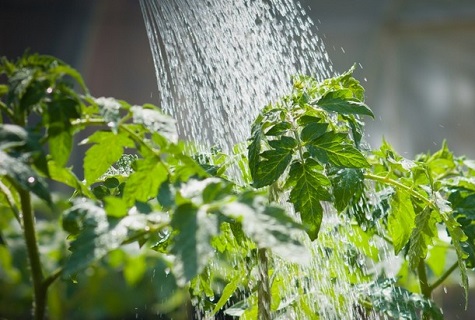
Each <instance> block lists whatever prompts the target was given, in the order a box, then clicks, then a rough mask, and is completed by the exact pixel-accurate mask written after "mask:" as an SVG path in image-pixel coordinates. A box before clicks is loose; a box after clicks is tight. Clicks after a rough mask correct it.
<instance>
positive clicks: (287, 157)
mask: <svg viewBox="0 0 475 320" xmlns="http://www.w3.org/2000/svg"><path fill="white" fill-rule="evenodd" d="M269 144H270V145H271V146H272V147H273V148H275V149H271V150H266V151H264V152H263V153H261V154H260V156H261V157H262V158H264V160H262V161H259V162H258V165H257V172H255V174H254V175H253V178H254V183H253V186H254V187H255V188H262V187H265V186H268V185H270V184H272V183H274V182H275V181H277V179H279V177H280V176H281V175H282V174H283V173H284V171H285V169H287V167H288V166H289V163H290V161H291V160H292V155H293V153H294V150H293V148H295V147H296V145H297V142H296V140H295V139H293V138H291V137H285V136H284V137H281V139H280V140H273V141H269Z"/></svg>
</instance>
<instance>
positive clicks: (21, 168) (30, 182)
mask: <svg viewBox="0 0 475 320" xmlns="http://www.w3.org/2000/svg"><path fill="white" fill-rule="evenodd" d="M0 175H6V176H8V177H10V178H11V179H12V180H13V181H15V182H16V183H18V184H19V185H20V186H21V187H22V188H23V189H24V190H27V191H30V192H32V193H34V194H35V195H36V196H38V198H40V199H42V200H44V201H46V202H47V203H48V204H52V201H51V193H50V191H49V190H48V185H47V184H46V182H45V181H44V180H43V179H42V178H41V177H39V176H38V175H37V174H36V172H35V171H34V170H33V169H32V168H31V167H30V166H29V165H28V164H26V163H24V162H22V161H21V160H20V159H17V158H13V157H11V156H10V155H8V154H7V153H5V152H3V151H0Z"/></svg>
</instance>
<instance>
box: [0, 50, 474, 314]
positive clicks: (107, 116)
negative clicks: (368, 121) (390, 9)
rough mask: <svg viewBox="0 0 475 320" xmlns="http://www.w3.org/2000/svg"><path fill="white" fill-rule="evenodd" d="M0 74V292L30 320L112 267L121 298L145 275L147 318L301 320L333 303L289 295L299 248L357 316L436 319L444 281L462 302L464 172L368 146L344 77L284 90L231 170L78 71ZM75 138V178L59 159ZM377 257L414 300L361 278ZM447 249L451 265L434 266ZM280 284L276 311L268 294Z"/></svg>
mask: <svg viewBox="0 0 475 320" xmlns="http://www.w3.org/2000/svg"><path fill="white" fill-rule="evenodd" d="M0 73H1V74H4V75H5V79H6V82H5V83H4V84H1V85H0V98H1V100H0V110H1V113H0V114H1V120H2V124H0V212H1V215H0V256H1V260H0V262H1V265H2V268H1V269H0V280H1V282H2V284H5V286H6V288H9V290H11V291H12V292H15V293H16V294H18V295H19V296H18V297H20V296H21V297H22V298H21V299H23V300H28V299H30V297H31V294H33V298H34V302H35V303H34V306H35V309H34V310H35V311H34V312H35V317H36V319H42V318H43V317H44V314H45V312H46V311H45V306H46V303H47V302H48V305H49V312H50V314H56V315H57V316H58V315H61V304H58V303H57V302H58V301H59V300H58V299H59V298H57V297H58V296H60V294H58V292H59V290H61V288H62V287H64V286H67V285H68V283H69V284H70V283H71V282H74V283H78V284H77V285H79V286H81V285H82V283H87V281H88V276H87V275H88V274H91V272H92V273H93V274H95V276H94V277H97V279H98V281H104V279H105V278H106V277H107V276H110V274H116V271H117V270H120V271H121V274H122V277H121V281H122V283H124V285H126V286H130V287H137V288H146V287H147V288H148V287H150V283H149V281H148V280H146V279H150V277H152V279H155V280H153V287H154V288H155V289H154V290H155V291H154V292H155V293H154V297H153V300H154V301H153V302H152V303H154V308H155V309H154V310H157V311H158V312H160V313H169V314H171V313H172V312H177V310H180V306H182V305H183V304H184V301H185V300H186V298H185V297H186V296H188V295H189V297H190V299H191V302H192V303H194V304H195V305H200V306H201V308H202V309H203V310H202V312H204V313H206V314H209V315H214V314H217V313H218V312H222V310H226V311H225V312H226V313H227V314H228V315H234V316H240V317H242V318H244V319H249V318H256V317H258V314H259V317H260V318H262V317H261V315H262V314H263V313H262V312H263V310H262V307H261V306H262V301H263V300H268V301H265V302H266V303H267V305H268V308H267V309H268V310H267V312H268V316H272V317H279V316H280V317H284V318H285V315H287V314H298V315H301V316H303V317H306V318H317V317H318V316H319V315H323V311H324V310H323V309H324V306H319V305H316V304H315V303H314V302H312V301H314V300H315V299H314V298H315V295H321V294H325V295H328V296H329V297H330V296H331V297H332V298H331V299H330V300H331V301H332V303H334V304H335V305H334V306H333V307H334V309H341V308H343V306H338V304H339V303H342V301H344V300H345V299H346V297H342V296H340V295H339V294H338V292H337V291H336V290H334V289H332V288H328V289H326V290H327V291H325V292H314V291H311V290H309V289H308V287H306V286H305V283H308V282H309V279H308V276H307V275H306V274H305V273H304V272H301V271H299V270H301V269H299V268H300V266H304V265H306V264H308V263H309V262H310V259H311V250H310V249H309V245H308V244H309V243H311V241H314V242H319V241H320V242H321V243H322V244H323V245H324V247H325V250H327V255H328V257H329V258H330V257H331V258H332V259H335V260H334V261H335V262H334V263H337V264H342V265H344V268H346V269H345V270H346V271H347V277H346V278H345V279H338V281H347V282H348V284H349V285H350V286H352V287H353V288H354V290H355V292H357V293H358V294H359V296H358V301H359V304H360V307H359V308H360V309H361V308H363V309H364V310H365V311H364V312H365V313H372V314H386V315H387V316H389V317H398V318H408V319H409V318H413V317H414V316H415V315H417V314H419V312H422V314H423V316H424V317H425V318H429V317H433V318H435V319H440V318H442V313H441V311H440V309H439V308H438V307H436V306H435V304H434V303H433V302H432V301H431V300H430V299H431V293H432V292H433V290H434V289H435V288H436V287H437V286H438V285H440V284H441V283H442V282H443V281H444V280H445V279H446V278H447V277H448V276H449V275H450V274H451V273H452V272H453V271H454V270H456V269H458V270H459V271H460V275H461V283H462V285H463V287H464V288H465V290H468V269H472V268H473V267H474V264H475V253H474V252H475V231H474V230H475V229H474V227H473V225H474V222H473V221H474V217H475V213H474V211H473V207H474V205H473V204H474V202H475V200H474V199H475V182H474V181H475V179H474V173H475V165H474V162H472V161H470V160H466V159H465V158H463V157H461V158H456V157H454V156H453V155H452V153H451V152H450V151H449V149H448V147H447V145H446V144H444V145H443V146H442V149H441V150H440V151H438V152H436V153H434V154H422V155H419V156H417V157H416V159H415V160H408V159H404V158H403V157H402V156H400V155H398V154H397V152H396V151H395V150H393V148H392V147H391V146H390V145H389V143H387V142H383V144H382V146H381V147H380V148H379V149H377V150H370V149H369V148H368V147H367V146H366V145H365V144H364V141H363V139H362V137H363V122H362V120H361V117H362V116H370V117H373V113H372V111H371V110H370V108H369V107H368V106H366V105H365V104H364V89H363V87H362V86H361V85H360V84H359V82H358V81H357V80H356V79H355V78H354V77H353V76H352V73H353V69H350V70H349V71H348V72H346V73H344V74H342V75H340V76H337V77H334V78H331V79H327V80H325V81H323V82H317V81H316V80H315V79H313V78H311V77H307V76H296V77H295V78H294V79H293V88H292V92H291V93H290V94H289V95H287V96H285V97H282V99H280V100H279V101H277V102H276V103H274V104H270V105H268V106H266V107H265V108H264V109H263V110H262V112H261V113H260V114H259V116H258V117H257V118H256V120H255V122H254V123H253V125H252V130H251V137H250V139H249V143H248V146H247V147H248V153H247V156H246V155H245V154H244V153H243V152H242V151H241V150H242V148H239V147H236V148H235V150H234V154H233V155H226V154H223V153H222V152H219V151H218V150H216V149H214V150H212V151H211V152H210V153H208V154H191V153H190V152H189V151H188V150H189V148H186V146H185V144H184V142H182V141H179V140H178V138H177V133H176V131H175V124H174V120H173V119H171V118H170V117H168V116H166V115H164V114H163V113H161V112H160V110H159V109H158V108H157V107H155V106H153V105H149V104H146V105H143V106H132V105H130V104H128V103H127V102H125V101H121V100H116V99H113V98H94V97H92V96H91V95H90V94H89V93H88V91H87V88H86V87H85V85H84V82H83V80H82V78H81V76H80V75H79V74H78V73H77V71H75V70H74V69H72V68H71V67H69V66H67V65H66V64H65V63H63V62H61V61H58V60H56V59H54V58H52V57H48V56H40V55H25V56H23V57H21V58H19V59H18V60H17V61H16V62H11V61H8V60H7V59H2V61H1V64H0ZM79 137H80V139H81V140H82V141H81V142H80V145H81V148H84V150H85V151H84V156H83V157H79V158H80V160H81V163H79V166H80V167H82V170H80V169H79V168H74V167H72V166H71V164H77V162H73V161H71V159H70V158H71V154H72V153H73V152H76V151H75V150H76V149H75V148H74V146H75V144H76V141H78V140H77V139H78V138H79ZM76 158H77V157H76ZM236 172H239V176H237V174H236ZM78 175H79V176H81V177H83V179H81V178H78ZM53 185H62V186H63V190H68V192H69V191H71V194H72V196H71V197H70V199H69V200H65V198H64V197H61V196H58V195H57V193H55V192H52V191H51V190H52V186H53ZM286 201H288V202H289V203H290V204H291V206H292V207H293V209H294V210H287V209H286V206H285V202H286ZM32 204H33V206H32ZM332 208H333V209H332ZM293 211H295V213H297V215H294V214H293V213H292V212H293ZM332 216H336V217H339V218H340V221H343V222H344V224H343V223H342V222H340V224H336V225H335V226H334V228H333V229H332V232H333V233H334V234H336V233H339V234H342V235H344V236H346V237H347V240H346V241H345V242H344V243H340V242H338V240H336V239H335V238H332V237H331V234H330V235H329V234H325V233H322V225H323V223H324V221H325V219H330V218H331V217H332ZM444 232H446V233H447V236H448V237H444V238H443V237H441V236H440V235H441V234H442V233H444ZM445 238H449V239H450V242H443V239H445ZM22 239H24V242H23V241H22ZM382 242H383V243H384V245H382V244H381V243H382ZM370 243H379V244H380V245H372V244H370ZM441 243H442V244H443V246H444V247H445V248H446V249H447V250H438V249H437V248H439V247H440V244H441ZM436 244H437V246H436ZM385 246H391V247H392V249H393V252H394V254H395V255H399V256H400V257H402V258H403V259H404V260H405V262H406V263H404V264H402V265H401V270H400V274H403V273H404V272H406V273H407V272H412V273H414V274H416V277H417V279H418V280H419V289H418V290H417V291H418V292H411V291H410V290H409V288H403V286H404V285H405V284H404V283H402V282H401V283H395V282H394V281H393V280H390V279H386V278H385V275H384V274H372V273H374V272H375V271H374V270H370V269H368V267H367V266H366V262H371V261H373V262H378V259H380V254H379V253H380V252H381V253H382V252H383V251H384V247H385ZM450 250H452V251H453V252H455V254H456V256H457V262H456V264H454V265H453V266H449V267H448V268H444V267H445V266H442V267H441V266H440V265H437V264H436V263H433V261H434V259H436V260H437V258H438V259H439V260H441V261H445V255H446V254H449V253H448V252H449V251H450ZM40 252H41V256H40ZM437 255H439V256H437ZM26 257H28V260H29V264H30V271H29V273H28V271H27V269H26V268H24V263H23V264H22V262H21V261H24V260H25V259H26ZM434 257H436V258H434ZM280 263H286V264H287V265H288V266H290V267H289V268H288V270H293V273H290V274H286V273H283V272H281V271H279V270H278V269H279V267H278V266H279V264H280ZM264 265H265V267H266V268H264ZM94 270H95V271H94ZM104 270H107V272H106V273H104ZM114 270H115V271H114ZM428 270H430V271H431V272H428ZM330 272H331V270H330ZM151 273H152V276H151ZM28 276H30V277H31V282H32V284H33V289H34V290H33V293H31V292H30V291H29V290H28V289H27V288H28V286H27V285H26V286H25V287H22V288H23V289H22V290H23V292H22V293H21V292H20V286H18V284H19V283H26V281H27V280H22V279H28ZM376 276H378V277H379V278H380V279H379V280H378V281H376V282H371V279H372V278H375V277H376ZM94 277H93V276H91V277H90V278H94ZM333 277H335V278H336V276H333ZM58 279H62V281H57V280H58ZM144 279H145V280H144ZM157 279H158V280H157ZM335 281H336V280H335ZM117 283H118V282H117ZM263 283H266V284H267V285H268V287H265V286H264V285H263ZM290 283H294V285H293V287H295V288H296V289H295V290H296V292H297V293H296V294H295V296H293V297H292V298H289V297H285V296H283V294H282V291H284V290H286V289H288V287H289V285H290ZM15 285H16V288H17V290H16V291H15V290H13V289H12V288H13V287H15ZM96 285H97V284H96ZM93 287H94V286H93ZM94 288H95V287H94ZM48 289H49V292H50V298H49V301H47V299H46V297H47V291H48ZM263 289H265V290H264V291H263ZM76 290H77V289H76ZM97 290H99V289H98V288H97ZM72 291H74V290H73V289H68V292H72ZM263 292H264V293H265V295H263ZM240 293H242V294H240ZM107 294H108V293H107ZM112 294H113V293H112V292H111V295H112ZM2 295H3V294H2ZM215 295H218V296H219V297H218V298H215ZM55 297H56V298H55ZM2 299H3V297H2ZM18 299H20V298H18ZM394 301H398V303H397V304H395V303H394ZM231 304H234V305H233V306H232V307H229V306H230V305H231ZM258 306H259V307H258ZM3 307H4V306H3V305H2V308H3ZM1 312H2V313H5V315H6V316H15V314H8V311H1ZM110 312H112V311H110ZM183 312H186V310H185V311H183ZM2 315H3V314H2ZM58 317H59V316H58ZM98 317H100V315H98Z"/></svg>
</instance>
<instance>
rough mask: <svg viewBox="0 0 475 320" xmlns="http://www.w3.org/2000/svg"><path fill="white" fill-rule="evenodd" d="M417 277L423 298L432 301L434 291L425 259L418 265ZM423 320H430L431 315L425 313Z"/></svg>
mask: <svg viewBox="0 0 475 320" xmlns="http://www.w3.org/2000/svg"><path fill="white" fill-rule="evenodd" d="M417 275H418V278H419V286H420V288H421V294H422V296H423V297H424V298H426V299H430V298H431V295H432V290H431V287H430V285H429V282H428V281H427V270H426V264H425V262H424V260H423V259H420V260H419V264H418V265H417ZM422 319H423V320H430V315H429V314H428V313H426V312H423V314H422Z"/></svg>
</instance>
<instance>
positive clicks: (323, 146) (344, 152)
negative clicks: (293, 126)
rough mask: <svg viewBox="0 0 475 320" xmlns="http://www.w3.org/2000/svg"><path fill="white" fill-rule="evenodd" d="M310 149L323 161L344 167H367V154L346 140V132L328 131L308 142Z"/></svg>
mask: <svg viewBox="0 0 475 320" xmlns="http://www.w3.org/2000/svg"><path fill="white" fill-rule="evenodd" d="M308 148H309V151H310V153H311V154H312V155H314V156H315V157H316V158H317V159H318V160H319V161H321V162H322V163H328V162H329V163H331V164H333V165H335V166H337V167H344V168H366V167H369V163H368V161H367V160H366V158H365V156H364V155H363V154H362V153H361V152H360V151H359V150H358V149H356V148H355V147H354V146H352V145H351V144H349V143H348V141H347V140H346V134H339V133H334V132H327V133H325V134H323V135H322V136H320V137H319V138H317V139H315V140H312V141H310V142H309V144H308Z"/></svg>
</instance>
